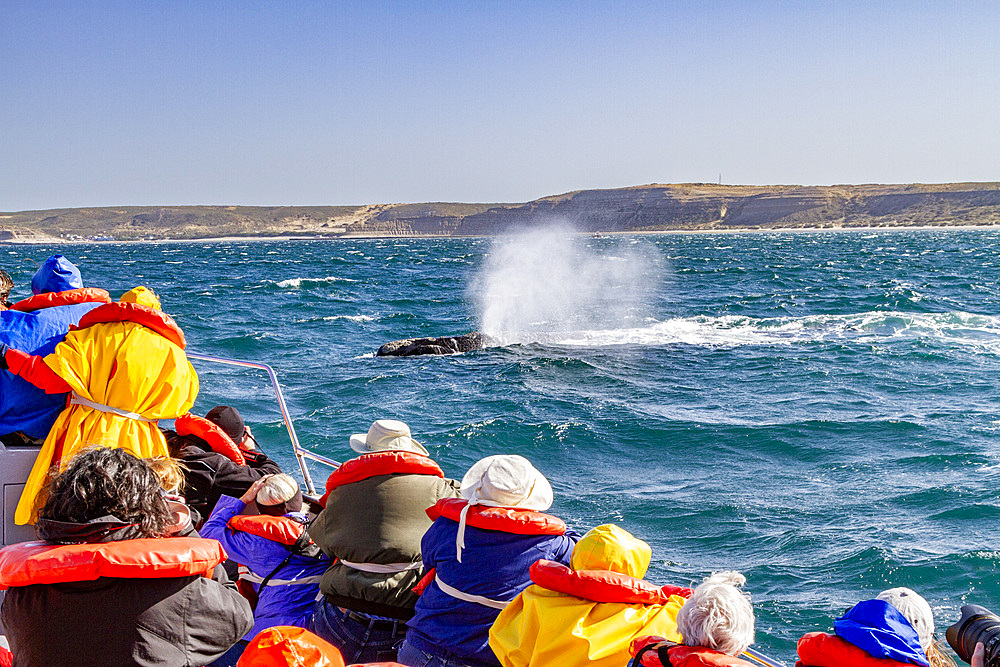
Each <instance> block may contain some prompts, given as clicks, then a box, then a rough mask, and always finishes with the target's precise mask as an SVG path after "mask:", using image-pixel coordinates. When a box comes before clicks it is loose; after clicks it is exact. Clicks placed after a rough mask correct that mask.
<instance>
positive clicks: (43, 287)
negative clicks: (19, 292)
mask: <svg viewBox="0 0 1000 667" xmlns="http://www.w3.org/2000/svg"><path fill="white" fill-rule="evenodd" d="M80 287H83V278H81V277H80V269H78V268H76V265H75V264H73V262H71V261H69V260H68V259H66V258H65V257H63V256H62V255H52V256H51V257H49V258H48V259H47V260H45V261H44V262H43V263H42V265H41V266H40V267H39V268H38V270H37V271H35V275H33V276H32V277H31V293H32V294H44V293H46V292H65V291H66V290H70V289H78V288H80Z"/></svg>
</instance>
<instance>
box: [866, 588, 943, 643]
mask: <svg viewBox="0 0 1000 667" xmlns="http://www.w3.org/2000/svg"><path fill="white" fill-rule="evenodd" d="M875 599H876V600H882V601H883V602H888V603H889V604H891V605H892V606H893V607H895V608H896V609H898V610H899V613H901V614H902V615H903V616H904V617H906V620H907V621H909V622H910V625H912V626H913V629H914V630H916V631H917V637H918V638H919V639H920V646H921V647H923V649H924V650H925V651H926V650H927V647H928V646H930V645H931V642H933V641H934V612H933V611H931V606H930V605H929V604H928V603H927V600H925V599H924V598H923V597H922V596H921V595H920V594H919V593H917V592H916V591H914V590H912V589H910V588H905V587H900V588H890V589H889V590H887V591H882V592H881V593H879V594H878V595H876V596H875Z"/></svg>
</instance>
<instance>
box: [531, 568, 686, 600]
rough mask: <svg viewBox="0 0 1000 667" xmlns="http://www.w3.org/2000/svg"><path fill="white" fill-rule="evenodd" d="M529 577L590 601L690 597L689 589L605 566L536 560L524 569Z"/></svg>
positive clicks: (543, 585) (548, 586)
mask: <svg viewBox="0 0 1000 667" xmlns="http://www.w3.org/2000/svg"><path fill="white" fill-rule="evenodd" d="M528 574H529V576H530V577H531V580H532V581H533V582H534V583H536V584H538V585H539V586H541V587H542V588H546V589H548V590H550V591H556V592H557V593H565V594H566V595H572V596H575V597H578V598H583V599H584V600H590V601H591V602H615V603H620V604H660V605H662V604H667V602H668V601H669V599H670V596H671V595H680V596H681V597H685V598H687V597H690V596H691V589H690V588H683V587H681V586H664V587H662V588H660V587H658V586H654V585H653V584H651V583H649V582H648V581H646V580H645V579H638V578H636V577H630V576H628V575H627V574H621V573H618V572H611V571H609V570H572V569H570V568H568V567H567V566H565V565H563V564H562V563H557V562H555V561H551V560H539V561H535V562H534V563H532V565H531V567H530V568H529V569H528Z"/></svg>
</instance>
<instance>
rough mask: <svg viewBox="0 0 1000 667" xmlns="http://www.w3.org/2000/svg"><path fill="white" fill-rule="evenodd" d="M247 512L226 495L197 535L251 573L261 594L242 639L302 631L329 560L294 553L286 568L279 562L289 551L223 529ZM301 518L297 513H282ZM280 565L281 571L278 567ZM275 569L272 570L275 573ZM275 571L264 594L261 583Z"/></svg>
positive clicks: (255, 586) (321, 556)
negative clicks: (277, 630) (274, 630)
mask: <svg viewBox="0 0 1000 667" xmlns="http://www.w3.org/2000/svg"><path fill="white" fill-rule="evenodd" d="M244 507H246V505H244V504H243V503H242V502H240V501H239V500H238V499H236V498H232V497H230V496H222V497H221V498H219V502H218V504H217V505H216V506H215V509H214V510H213V511H212V515H211V516H209V517H208V520H207V521H206V522H205V525H203V526H202V527H201V530H199V531H198V532H199V533H200V534H201V536H202V537H207V538H211V539H216V540H219V542H221V543H222V547H223V548H224V549H225V550H226V553H227V554H229V558H230V559H232V560H234V561H236V562H237V563H239V564H240V565H245V566H246V567H248V568H249V569H250V572H251V574H252V575H253V579H256V581H255V582H254V584H253V587H254V590H257V591H258V592H259V593H260V599H259V600H258V602H257V609H255V610H254V624H253V629H251V630H250V632H248V633H247V634H246V636H245V637H244V639H247V640H250V639H253V638H254V637H255V636H256V635H257V633H258V632H260V631H261V630H264V629H267V628H270V627H274V626H275V625H294V626H298V627H302V628H304V627H305V626H306V622H307V621H308V620H309V617H310V616H311V615H312V608H313V603H314V602H315V601H316V596H317V595H318V593H319V580H320V578H321V577H322V576H323V573H324V572H326V569H327V568H328V567H330V559H329V558H327V557H326V556H325V555H323V554H322V553H319V555H318V557H310V556H304V555H300V554H293V555H292V557H291V558H290V559H289V560H288V562H287V563H285V565H283V566H281V563H282V562H283V561H284V560H285V559H286V558H288V555H289V553H291V551H290V548H289V547H286V546H285V545H284V544H281V543H280V542H275V541H273V540H269V539H267V538H264V537H260V536H258V535H251V534H249V533H244V532H241V531H237V530H233V529H232V528H228V527H227V525H226V524H228V523H229V520H230V519H232V518H233V517H234V516H236V515H237V514H239V513H241V512H242V511H243V508H244ZM285 516H289V517H292V518H301V517H302V515H301V514H294V513H293V514H286V515H285ZM279 566H281V567H280V568H279ZM275 568H279V569H277V571H275ZM272 572H274V574H273V576H272V577H271V580H270V581H269V582H268V584H267V586H265V587H264V590H263V592H261V591H260V581H261V580H262V579H264V578H265V577H267V576H268V575H269V574H271V573H272Z"/></svg>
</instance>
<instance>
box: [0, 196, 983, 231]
mask: <svg viewBox="0 0 1000 667" xmlns="http://www.w3.org/2000/svg"><path fill="white" fill-rule="evenodd" d="M550 222H562V223H566V224H570V225H572V226H574V227H575V228H577V229H579V230H580V231H583V232H606V233H610V232H645V231H668V230H720V229H728V230H739V229H783V228H840V227H898V226H930V225H941V226H956V225H994V224H1000V183H948V184H940V185H919V184H915V185H835V186H823V187H819V186H816V187H805V186H794V185H774V186H738V185H713V184H705V183H688V184H675V185H655V184H654V185H642V186H635V187H629V188H619V189H615V190H581V191H578V192H569V193H566V194H562V195H555V196H552V197H544V198H542V199H537V200H535V201H531V202H527V203H524V204H454V203H429V204H377V205H368V206H274V207H264V206H121V207H108V208H74V209H53V210H47V211H20V212H16V213H0V241H30V240H54V239H56V238H58V239H64V240H78V239H94V238H109V237H113V238H114V239H116V240H135V239H144V238H145V239H197V238H214V237H222V236H319V237H344V236H347V237H356V236H478V235H487V236H488V235H494V234H500V233H503V232H505V231H507V230H509V229H512V228H516V227H522V226H531V225H539V224H546V223H550Z"/></svg>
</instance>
